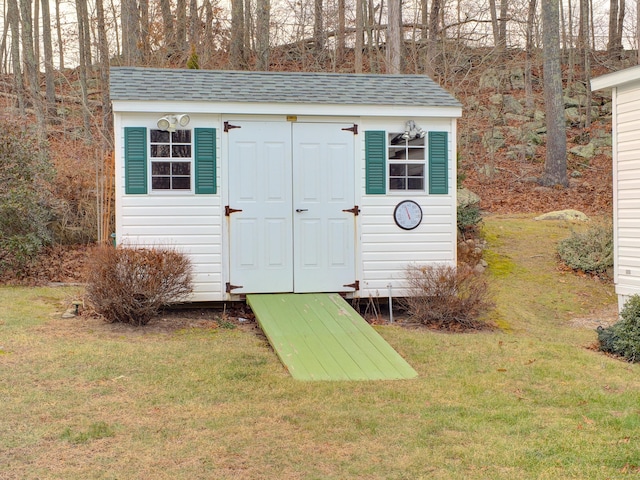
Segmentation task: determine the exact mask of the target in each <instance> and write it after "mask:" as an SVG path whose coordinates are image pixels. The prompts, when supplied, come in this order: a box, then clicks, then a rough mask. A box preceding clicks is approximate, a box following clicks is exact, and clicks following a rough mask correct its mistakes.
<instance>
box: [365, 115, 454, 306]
mask: <svg viewBox="0 0 640 480" xmlns="http://www.w3.org/2000/svg"><path fill="white" fill-rule="evenodd" d="M405 120H406V119H405V118H387V119H385V120H384V122H381V121H379V120H372V119H369V120H368V121H363V122H362V123H363V129H364V130H369V129H370V130H385V131H386V132H394V131H402V130H403V127H404V121H405ZM413 120H414V121H415V122H416V123H417V124H418V125H420V127H422V128H423V129H425V130H426V131H427V132H447V134H448V135H447V137H448V145H447V149H448V151H447V153H448V163H447V183H448V184H449V185H455V172H456V162H455V158H456V153H455V152H456V150H455V144H454V143H453V142H452V140H451V139H455V138H456V130H455V120H454V121H451V120H448V121H443V120H440V121H438V120H434V119H432V118H427V117H423V118H413ZM363 140H364V139H363ZM364 154H365V145H364V141H363V145H362V152H361V155H362V158H364ZM386 168H388V167H386ZM427 170H428V168H427ZM360 178H361V180H360V182H361V185H362V186H363V187H362V188H361V192H360V193H361V205H362V207H361V210H362V213H361V215H360V232H359V233H360V238H359V240H360V246H359V249H360V251H359V258H360V266H361V272H360V273H361V276H360V291H359V296H360V297H363V298H367V297H374V298H375V297H385V298H386V297H387V296H388V294H389V288H391V291H392V295H393V296H404V295H406V294H407V293H408V292H407V290H406V287H407V285H406V280H405V277H406V269H407V267H408V266H409V265H429V264H431V265H433V264H442V263H444V264H449V265H455V264H456V232H457V230H456V228H457V227H456V195H455V189H451V188H450V189H449V190H448V193H447V194H429V193H428V184H429V182H428V179H426V180H427V181H426V183H425V192H411V191H407V192H389V191H387V193H386V194H385V195H367V193H366V188H365V185H366V168H365V165H364V162H362V170H361V174H360ZM404 199H412V200H414V201H416V202H417V203H418V204H419V205H420V207H421V208H422V213H423V217H422V223H421V224H420V225H419V226H418V227H417V228H416V229H414V230H410V231H407V230H402V229H401V228H399V227H398V226H397V225H396V224H395V221H394V219H393V211H394V209H395V207H396V205H397V204H398V202H400V201H401V200H404ZM357 253H358V252H357Z"/></svg>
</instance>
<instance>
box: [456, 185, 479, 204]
mask: <svg viewBox="0 0 640 480" xmlns="http://www.w3.org/2000/svg"><path fill="white" fill-rule="evenodd" d="M457 197H458V206H460V205H473V204H474V203H479V202H480V197H479V196H478V195H476V194H475V193H473V192H472V191H471V190H469V189H468V188H459V189H458V192H457Z"/></svg>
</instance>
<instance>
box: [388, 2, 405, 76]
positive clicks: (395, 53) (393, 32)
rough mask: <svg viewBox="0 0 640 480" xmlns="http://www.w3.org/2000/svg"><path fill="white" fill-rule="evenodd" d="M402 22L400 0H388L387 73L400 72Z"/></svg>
mask: <svg viewBox="0 0 640 480" xmlns="http://www.w3.org/2000/svg"><path fill="white" fill-rule="evenodd" d="M401 22H402V9H401V0H389V16H388V21H387V73H391V74H399V73H400V72H401V66H400V59H401V55H402V52H401V38H400V37H401V33H400V24H401Z"/></svg>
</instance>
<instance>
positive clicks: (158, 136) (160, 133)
mask: <svg viewBox="0 0 640 480" xmlns="http://www.w3.org/2000/svg"><path fill="white" fill-rule="evenodd" d="M151 143H169V132H165V131H164V130H151Z"/></svg>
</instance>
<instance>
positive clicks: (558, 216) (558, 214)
mask: <svg viewBox="0 0 640 480" xmlns="http://www.w3.org/2000/svg"><path fill="white" fill-rule="evenodd" d="M534 220H572V221H576V222H588V221H589V217H587V216H586V215H585V214H584V213H582V212H579V211H578V210H571V209H569V210H557V211H555V212H549V213H545V214H543V215H540V216H539V217H536V218H534Z"/></svg>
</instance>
